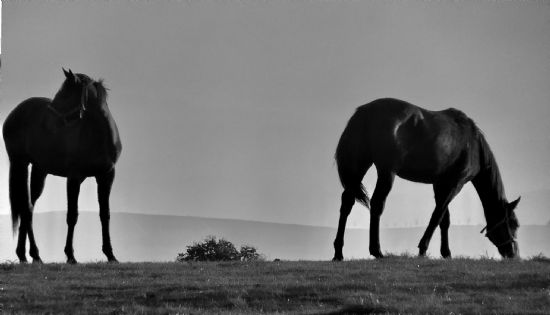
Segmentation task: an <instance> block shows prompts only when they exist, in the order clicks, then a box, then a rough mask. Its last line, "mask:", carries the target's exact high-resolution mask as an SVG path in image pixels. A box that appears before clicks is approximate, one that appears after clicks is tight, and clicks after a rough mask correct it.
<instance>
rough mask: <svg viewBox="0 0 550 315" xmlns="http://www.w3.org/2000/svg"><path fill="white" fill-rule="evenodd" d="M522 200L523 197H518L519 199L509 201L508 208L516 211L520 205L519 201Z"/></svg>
mask: <svg viewBox="0 0 550 315" xmlns="http://www.w3.org/2000/svg"><path fill="white" fill-rule="evenodd" d="M520 200H521V197H518V199H516V200H514V201H512V202H510V203H508V210H509V211H510V212H512V211H514V209H516V207H517V206H518V203H519V201H520Z"/></svg>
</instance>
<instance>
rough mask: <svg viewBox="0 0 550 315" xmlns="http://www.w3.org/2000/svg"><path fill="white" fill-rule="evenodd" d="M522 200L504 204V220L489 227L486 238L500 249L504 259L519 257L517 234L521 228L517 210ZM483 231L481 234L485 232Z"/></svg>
mask: <svg viewBox="0 0 550 315" xmlns="http://www.w3.org/2000/svg"><path fill="white" fill-rule="evenodd" d="M520 199H521V198H518V199H516V200H515V201H512V202H505V203H504V204H503V208H504V209H503V210H504V211H502V212H501V213H504V218H503V219H501V220H500V221H499V222H498V223H496V224H495V225H493V226H492V227H489V226H487V227H486V229H487V233H486V234H485V236H487V238H489V240H490V241H491V242H492V243H493V244H494V245H495V246H496V247H497V248H498V252H499V253H500V255H502V257H505V258H515V257H518V256H519V248H518V244H517V242H516V233H517V229H518V228H519V222H518V219H517V217H516V213H515V211H514V210H515V209H516V207H517V205H518V203H519V201H520ZM484 230H485V229H483V230H482V231H481V232H483V231H484Z"/></svg>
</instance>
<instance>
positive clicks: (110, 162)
mask: <svg viewBox="0 0 550 315" xmlns="http://www.w3.org/2000/svg"><path fill="white" fill-rule="evenodd" d="M63 72H64V74H65V81H64V82H63V84H62V86H61V88H60V89H59V91H58V92H57V93H56V95H55V97H54V98H53V100H51V99H49V98H43V97H40V98H39V97H33V98H29V99H27V100H25V101H23V102H22V103H20V104H19V105H17V107H16V108H15V109H14V110H13V111H12V112H11V113H10V114H9V115H8V117H7V118H6V121H5V122H4V126H3V134H4V142H5V145H6V150H7V153H8V157H9V161H10V172H9V190H10V193H9V197H10V203H11V215H12V223H13V231H14V234H15V232H16V230H17V226H18V225H19V239H18V242H17V248H16V254H17V256H18V258H19V260H20V261H21V262H27V258H26V255H25V252H26V250H25V246H26V241H27V236H28V238H29V243H30V251H29V252H30V255H31V257H32V258H33V262H38V263H40V262H42V260H41V259H40V255H39V252H38V247H37V246H36V242H35V238H34V233H33V227H32V216H33V208H34V205H35V203H36V200H37V199H38V198H39V197H40V195H41V194H42V191H43V189H44V183H45V180H46V176H47V175H48V174H52V175H56V176H62V177H66V178H67V199H68V211H67V225H68V232H67V241H66V245H65V254H66V255H67V262H68V263H76V259H75V258H74V254H73V234H74V228H75V225H76V222H77V219H78V195H79V192H80V184H81V183H82V182H83V181H84V179H85V178H87V177H95V178H96V181H97V193H98V200H99V208H100V210H99V217H100V220H101V226H102V235H103V248H102V249H103V253H104V254H105V255H106V256H107V259H108V260H109V261H110V262H117V260H116V258H115V256H114V255H113V249H112V246H111V239H110V235H109V218H110V209H109V196H110V193H111V186H112V184H113V181H114V178H115V163H116V162H117V160H118V158H119V156H120V153H121V150H122V146H121V142H120V138H119V133H118V129H117V126H116V124H115V121H114V119H113V117H112V116H111V113H110V111H109V108H108V107H107V102H106V100H107V90H106V88H105V87H104V86H103V82H102V81H101V80H99V81H94V80H92V79H91V78H90V77H88V76H87V75H85V74H81V73H77V74H74V73H73V72H72V71H71V70H69V71H66V70H65V69H63ZM29 164H31V165H32V168H31V176H30V191H29V184H28V177H29V176H28V166H29Z"/></svg>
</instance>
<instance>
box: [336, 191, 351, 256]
mask: <svg viewBox="0 0 550 315" xmlns="http://www.w3.org/2000/svg"><path fill="white" fill-rule="evenodd" d="M354 203H355V197H354V196H353V193H352V192H351V191H349V190H344V192H343V193H342V204H341V206H340V220H339V221H338V231H337V232H336V239H335V240H334V258H332V260H333V261H341V260H343V259H344V255H343V254H342V248H343V247H344V232H345V230H346V222H347V220H348V216H349V214H350V212H351V208H352V207H353V204H354Z"/></svg>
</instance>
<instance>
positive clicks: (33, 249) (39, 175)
mask: <svg viewBox="0 0 550 315" xmlns="http://www.w3.org/2000/svg"><path fill="white" fill-rule="evenodd" d="M46 176H47V173H46V172H44V171H42V170H41V169H39V168H38V167H36V166H35V165H33V166H32V170H31V206H32V207H31V211H30V224H29V226H28V227H27V235H28V236H29V244H30V250H29V254H30V255H31V257H32V259H33V263H42V259H40V254H39V251H38V246H37V245H36V241H35V239H34V231H33V224H32V223H33V212H34V205H35V204H36V200H38V198H40V195H42V192H43V191H44V184H45V181H46Z"/></svg>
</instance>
